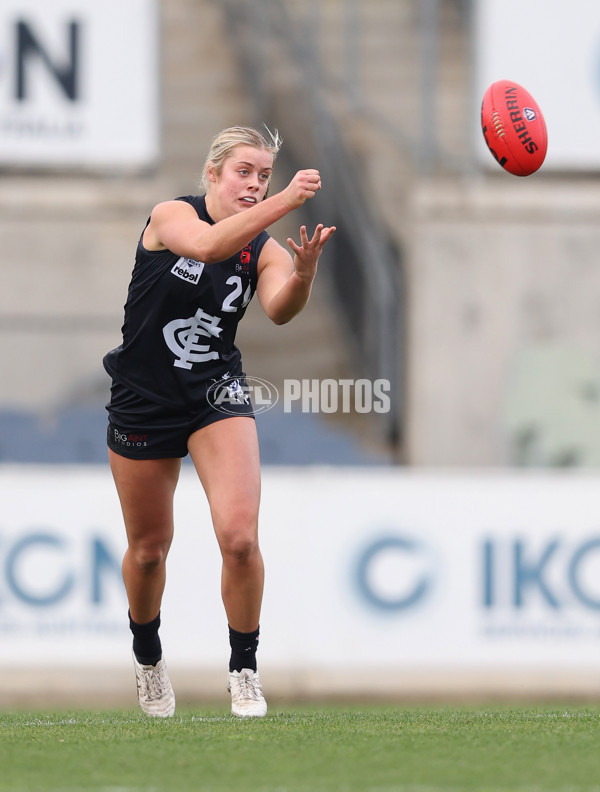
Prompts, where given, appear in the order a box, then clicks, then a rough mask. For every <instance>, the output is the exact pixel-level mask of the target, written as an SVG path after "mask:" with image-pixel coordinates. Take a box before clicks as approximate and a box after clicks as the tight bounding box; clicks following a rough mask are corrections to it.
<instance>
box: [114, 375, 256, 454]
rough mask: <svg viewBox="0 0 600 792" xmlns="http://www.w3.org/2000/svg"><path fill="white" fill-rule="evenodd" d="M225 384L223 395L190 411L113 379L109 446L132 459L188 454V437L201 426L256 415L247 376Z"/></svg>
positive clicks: (206, 401)
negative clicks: (136, 390) (163, 401)
mask: <svg viewBox="0 0 600 792" xmlns="http://www.w3.org/2000/svg"><path fill="white" fill-rule="evenodd" d="M232 383H233V385H234V387H233V385H232ZM223 387H224V388H227V390H226V391H225V392H223V395H222V398H216V399H214V398H213V399H209V398H204V399H202V400H201V401H200V403H199V406H198V409H194V410H193V411H192V410H191V411H187V410H169V409H168V408H166V407H164V406H163V405H161V404H157V403H156V402H152V401H150V400H149V399H146V398H144V397H143V396H140V395H139V394H138V393H135V392H134V391H132V390H130V389H129V388H127V387H126V386H124V385H121V384H120V383H118V382H114V381H113V384H112V386H111V389H110V402H109V403H108V404H107V405H106V409H107V410H108V416H109V421H108V431H107V443H108V447H109V448H110V449H111V450H112V451H114V452H115V453H116V454H119V455H120V456H124V457H128V458H129V459H171V458H173V457H185V456H187V453H188V439H189V437H190V435H192V434H193V433H194V432H197V431H198V429H202V428H203V427H205V426H208V425H209V424H211V423H215V421H222V420H224V419H225V418H231V417H233V416H238V415H243V416H247V417H249V418H254V410H253V407H252V402H251V401H250V397H249V395H248V389H247V386H246V380H245V378H244V377H243V376H240V377H239V378H237V379H235V380H230V381H228V384H227V385H225V386H223Z"/></svg>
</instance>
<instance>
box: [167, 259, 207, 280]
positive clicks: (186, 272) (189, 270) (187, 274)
mask: <svg viewBox="0 0 600 792" xmlns="http://www.w3.org/2000/svg"><path fill="white" fill-rule="evenodd" d="M203 269H204V262H203V261H194V259H189V258H184V257H183V256H182V257H181V258H180V259H178V260H177V261H176V262H175V264H174V265H173V268H172V269H171V272H172V274H173V275H176V276H177V277H178V278H181V280H183V281H185V282H186V283H191V284H193V285H194V286H195V285H196V284H197V283H198V281H199V280H200V276H201V275H202V270H203Z"/></svg>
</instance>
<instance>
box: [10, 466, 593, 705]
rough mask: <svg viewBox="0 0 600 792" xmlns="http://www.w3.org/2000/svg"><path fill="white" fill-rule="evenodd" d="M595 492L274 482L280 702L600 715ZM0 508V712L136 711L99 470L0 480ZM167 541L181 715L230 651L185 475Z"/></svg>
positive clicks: (397, 482)
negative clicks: (587, 710)
mask: <svg viewBox="0 0 600 792" xmlns="http://www.w3.org/2000/svg"><path fill="white" fill-rule="evenodd" d="M599 484H600V481H599V476H598V474H591V473H588V474H586V473H568V474H567V473H532V472H530V473H523V472H521V473H515V472H509V471H501V472H496V473H493V474H491V473H481V472H473V471H459V472H455V473H449V472H447V471H446V472H444V471H433V472H429V473H416V472H407V471H402V470H397V469H396V470H393V469H389V468H386V469H383V468H378V469H368V470H367V469H352V470H351V469H345V470H344V469H340V468H335V469H333V468H331V469H330V468H317V467H315V468H311V467H307V468H267V469H266V470H265V471H264V476H263V505H262V520H261V534H262V540H261V544H262V550H263V554H264V556H265V561H266V567H267V582H266V589H265V599H264V609H263V616H262V638H261V647H260V664H261V674H262V676H263V680H264V683H265V686H266V688H267V690H268V691H269V693H270V695H271V697H272V698H274V699H275V700H277V699H283V698H287V699H290V698H292V699H301V698H315V697H317V698H322V697H338V698H346V699H349V698H361V697H362V698H364V697H371V698H384V699H385V700H388V701H391V700H396V699H414V698H432V697H437V698H456V697H458V698H463V699H464V698H473V697H488V698H489V697H509V696H515V697H530V698H531V697H535V696H545V697H548V696H551V697H555V698H557V697H573V696H577V697H585V698H591V697H595V696H597V695H598V694H599V693H600V679H599V678H598V674H597V669H598V666H599V664H600V633H599V628H598V611H599V610H600V583H599V580H600V575H599V574H598V571H599V569H600V528H599V526H600V506H599V505H598V499H597V492H598V486H599ZM0 493H1V495H2V502H3V505H4V509H3V519H2V524H1V526H0V636H1V640H0V665H1V667H2V669H3V673H2V687H1V688H0V706H4V707H6V706H9V705H14V704H24V703H27V704H29V705H41V704H46V703H48V701H49V700H55V701H56V700H60V701H62V702H72V701H74V700H77V701H81V700H85V701H92V702H97V703H104V704H108V703H115V702H117V701H118V702H120V703H121V704H123V703H131V704H134V703H135V702H134V698H133V697H134V695H135V694H134V691H132V690H131V687H132V685H133V681H132V678H131V675H132V672H131V669H130V663H131V660H130V635H129V632H128V626H127V618H126V614H127V604H126V599H125V594H124V590H123V586H122V582H121V577H120V560H121V556H122V553H123V550H124V536H123V533H124V532H123V529H122V519H121V514H120V510H119V504H118V500H117V496H116V493H115V492H114V488H113V485H112V481H111V479H110V473H109V471H108V469H107V468H105V467H102V466H101V467H90V466H88V467H85V468H84V467H81V468H75V467H61V466H52V467H46V468H42V467H29V466H27V467H16V466H13V467H4V468H2V469H0ZM176 525H177V528H176V538H175V542H174V545H173V548H172V551H171V555H170V557H169V564H168V585H167V591H166V595H165V600H164V604H163V628H162V631H161V634H162V638H163V645H164V647H165V655H166V657H167V661H168V664H169V668H170V670H171V673H172V676H173V681H174V684H175V685H176V687H177V688H178V691H179V699H180V702H181V703H184V702H188V703H194V702H196V701H199V700H202V699H206V698H214V697H215V696H220V695H222V693H223V689H224V670H225V663H226V660H227V657H228V643H227V629H226V620H225V615H224V612H223V608H222V604H221V601H220V593H219V592H220V558H219V553H218V548H217V546H216V541H215V539H214V536H213V535H212V529H211V524H210V517H209V512H208V507H207V505H206V502H205V498H204V495H203V493H202V491H201V488H200V485H199V484H198V482H197V480H196V477H195V474H194V473H193V471H192V470H191V469H186V468H184V470H183V471H182V477H181V481H180V485H179V489H178V493H177V496H176ZM40 658H44V661H43V671H42V673H40ZM90 662H93V665H94V673H93V674H92V675H91V676H90V673H89V666H90Z"/></svg>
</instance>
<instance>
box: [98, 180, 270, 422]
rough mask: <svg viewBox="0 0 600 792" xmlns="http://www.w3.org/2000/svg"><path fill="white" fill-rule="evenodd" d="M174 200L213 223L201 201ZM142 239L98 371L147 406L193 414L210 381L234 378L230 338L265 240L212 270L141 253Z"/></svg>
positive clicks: (235, 359)
mask: <svg viewBox="0 0 600 792" xmlns="http://www.w3.org/2000/svg"><path fill="white" fill-rule="evenodd" d="M176 200H178V201H185V202H186V203H189V204H191V206H193V207H194V209H195V210H196V212H197V213H198V217H199V218H200V219H201V220H204V221H205V222H207V223H210V224H211V225H214V221H213V220H212V218H211V217H210V216H209V214H208V212H207V211H206V200H205V196H203V195H201V196H197V195H188V196H185V197H182V198H177V199H176ZM148 222H149V221H148ZM147 225H148V223H146V226H147ZM144 230H145V229H144ZM142 238H143V232H142V235H141V236H140V239H139V242H138V246H137V251H136V257H135V266H134V268H133V273H132V276H131V282H130V284H129V291H128V294H127V302H126V304H125V318H124V323H123V328H122V332H123V343H122V344H121V345H120V346H118V347H117V348H116V349H113V350H111V351H110V352H109V353H108V354H107V355H106V356H105V357H104V361H103V362H104V367H105V369H106V371H107V372H108V373H109V374H110V376H111V377H112V378H113V380H115V382H118V383H120V384H122V385H125V386H126V387H128V388H130V389H131V390H133V391H135V392H136V393H138V394H140V395H141V396H143V397H145V398H146V399H149V400H150V401H154V402H157V403H158V404H164V405H165V406H168V407H175V408H180V409H182V410H193V409H194V407H196V406H198V402H199V400H200V399H202V398H203V397H204V396H205V394H206V391H207V389H208V388H209V387H210V386H211V385H212V384H213V382H214V381H215V380H217V379H220V378H221V377H226V376H236V375H239V374H241V373H242V363H241V354H240V351H239V349H238V348H237V347H236V345H235V334H236V331H237V326H238V323H239V321H240V320H241V318H242V317H243V316H244V314H245V312H246V307H247V305H248V303H249V302H250V300H251V299H252V297H253V295H254V292H255V291H256V282H257V263H258V257H259V256H260V252H261V250H262V248H263V246H264V244H265V242H266V241H267V239H269V234H268V233H267V232H266V231H262V232H261V233H260V234H259V235H258V236H256V237H255V238H254V239H253V240H252V241H251V242H250V244H249V245H247V246H246V247H245V248H244V249H243V250H240V251H239V252H237V253H235V254H234V255H233V256H231V258H228V259H226V260H225V261H219V262H216V263H214V264H204V263H203V262H201V261H193V260H192V259H186V258H183V257H181V256H178V255H176V254H175V253H172V252H171V251H170V250H158V251H152V250H146V248H145V247H144V246H143V244H142Z"/></svg>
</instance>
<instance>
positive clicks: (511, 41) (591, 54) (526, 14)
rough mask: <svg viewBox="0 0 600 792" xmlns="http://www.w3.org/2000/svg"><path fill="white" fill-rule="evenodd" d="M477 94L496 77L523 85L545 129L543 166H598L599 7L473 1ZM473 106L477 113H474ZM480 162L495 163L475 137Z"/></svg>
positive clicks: (554, 0) (549, 0)
mask: <svg viewBox="0 0 600 792" xmlns="http://www.w3.org/2000/svg"><path fill="white" fill-rule="evenodd" d="M474 8H475V25H474V27H473V29H474V33H475V92H476V101H477V102H479V104H480V103H481V99H482V98H483V95H484V93H485V90H486V89H487V87H488V86H489V85H491V83H493V82H495V81H496V80H504V79H506V80H514V81H515V82H517V83H520V84H521V85H523V86H524V87H525V88H526V89H527V90H528V91H529V93H530V94H531V95H532V96H533V97H534V99H535V100H536V101H537V103H538V104H539V106H540V109H541V110H542V112H543V114H544V117H545V120H546V126H547V130H548V154H547V156H546V160H545V163H544V165H543V166H542V167H543V168H544V169H545V170H550V169H556V170H575V171H581V170H599V169H600V146H599V145H598V129H599V128H600V4H599V3H598V2H597V0H569V2H565V1H564V0H527V2H525V3H524V2H522V0H477V2H476V3H475V4H474ZM477 111H478V107H477V108H475V115H476V116H477V121H478V120H479V116H478V112H477ZM476 140H477V151H478V156H479V158H480V160H481V162H482V163H483V164H484V165H487V166H488V167H490V168H495V169H497V168H498V164H497V163H496V162H495V160H494V159H493V158H492V156H491V155H490V153H489V151H488V150H487V148H486V147H485V143H484V140H483V135H482V134H481V131H480V130H478V131H477V134H476Z"/></svg>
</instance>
